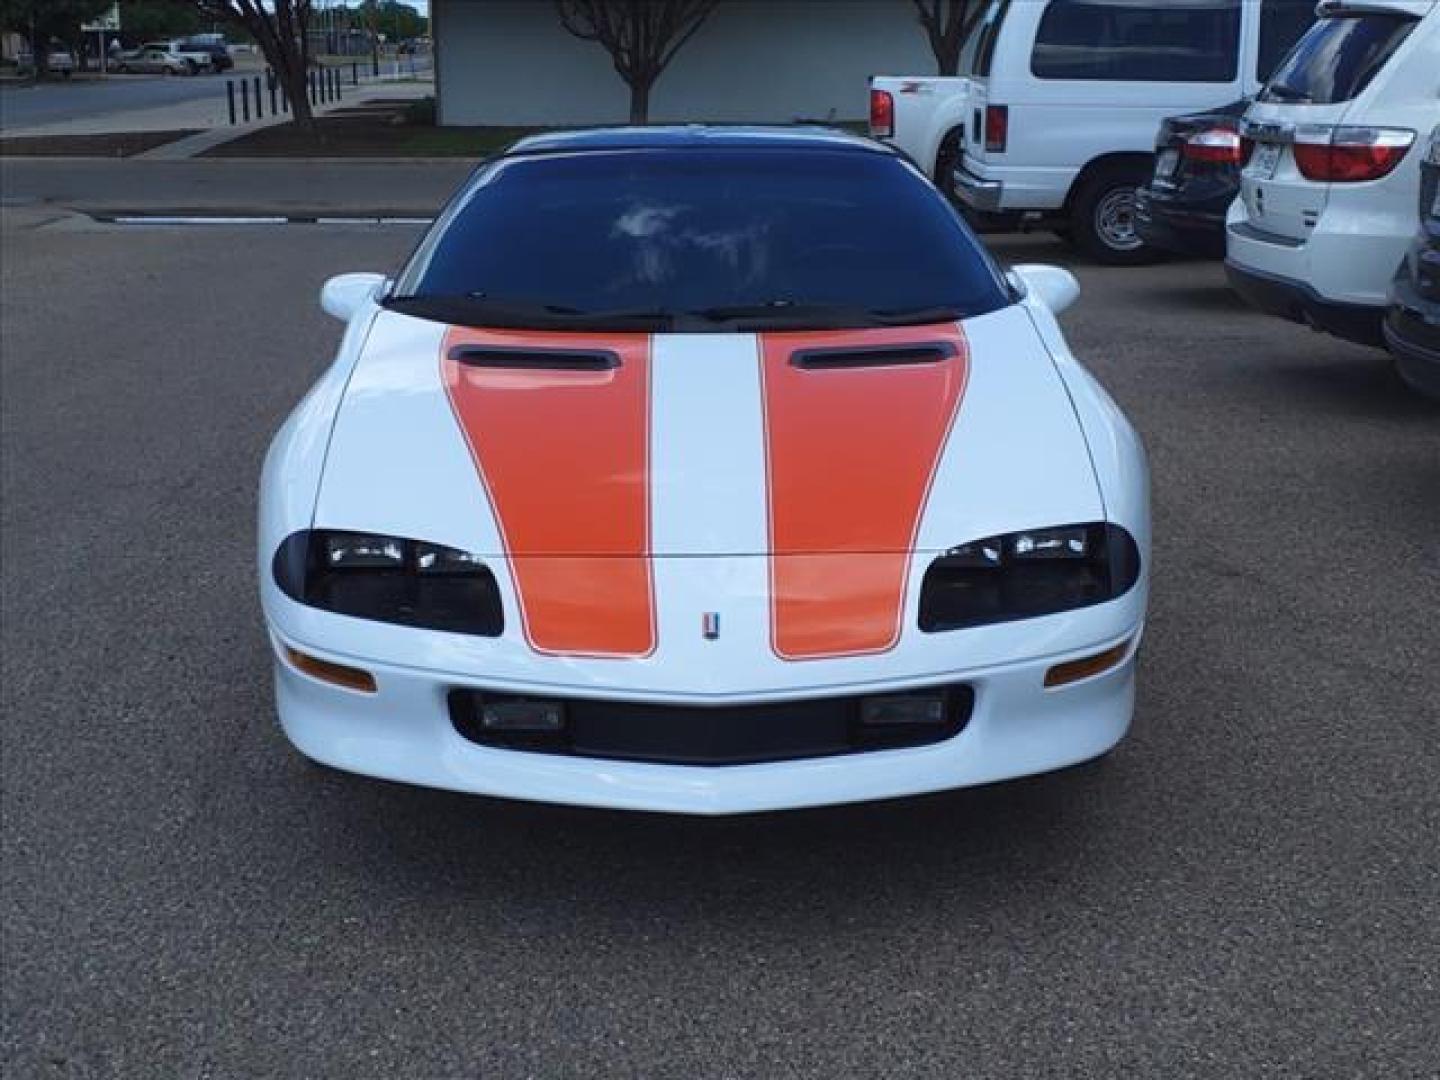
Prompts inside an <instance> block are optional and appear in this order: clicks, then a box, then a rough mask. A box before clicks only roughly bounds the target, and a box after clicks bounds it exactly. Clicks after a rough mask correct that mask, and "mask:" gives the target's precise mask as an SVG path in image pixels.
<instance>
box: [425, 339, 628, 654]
mask: <svg viewBox="0 0 1440 1080" xmlns="http://www.w3.org/2000/svg"><path fill="white" fill-rule="evenodd" d="M457 345H478V346H485V347H490V348H512V349H524V350H546V349H550V350H561V349H582V350H586V351H591V350H608V351H609V352H611V353H614V354H615V355H616V357H618V358H619V365H618V366H617V367H614V368H611V369H609V370H600V371H592V370H547V369H533V368H531V369H514V368H501V367H482V366H472V365H470V364H465V363H461V362H458V361H456V360H454V359H452V358H451V355H450V354H451V350H452V349H453V348H454V347H455V346H457ZM440 363H441V376H442V380H443V382H444V385H445V390H446V393H447V395H448V396H449V399H450V405H451V408H452V409H453V410H454V413H455V418H456V420H457V421H458V422H459V424H460V427H461V429H462V430H463V431H464V433H465V437H466V441H467V442H468V443H469V446H470V453H471V456H472V457H473V458H474V461H475V466H476V469H477V470H478V471H479V473H480V479H481V482H482V483H483V484H484V487H485V491H486V495H487V497H488V498H489V500H490V505H491V508H492V510H493V511H494V514H495V518H496V521H497V522H498V524H499V527H500V535H501V539H502V541H503V543H504V545H505V554H506V559H507V561H508V562H509V564H510V570H511V574H512V576H513V578H514V582H515V592H516V596H517V600H518V602H519V606H520V620H521V624H522V626H523V628H524V632H525V638H526V641H528V642H529V644H530V646H531V648H533V649H535V650H537V651H539V652H545V653H555V654H563V655H572V656H616V657H620V656H646V655H648V654H650V653H651V652H653V651H654V649H655V623H656V618H655V589H654V583H653V581H652V578H651V567H650V559H649V555H650V338H649V336H648V335H645V334H608V335H607V334H589V333H587V334H571V333H550V332H535V331H523V330H478V329H470V328H464V327H452V328H451V329H450V331H449V332H448V333H447V334H446V336H445V342H444V345H443V347H442V351H441V360H440Z"/></svg>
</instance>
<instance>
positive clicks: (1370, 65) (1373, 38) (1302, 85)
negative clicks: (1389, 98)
mask: <svg viewBox="0 0 1440 1080" xmlns="http://www.w3.org/2000/svg"><path fill="white" fill-rule="evenodd" d="M1413 29H1415V19H1414V17H1413V16H1409V15H1346V16H1338V17H1335V18H1329V19H1322V20H1320V21H1319V22H1318V23H1316V24H1315V25H1314V26H1313V27H1311V28H1310V30H1309V32H1308V33H1306V35H1305V36H1304V37H1302V38H1301V39H1300V40H1299V42H1297V43H1296V45H1295V48H1294V50H1293V51H1292V52H1291V53H1290V55H1289V56H1287V57H1286V58H1285V61H1284V63H1282V64H1281V65H1280V68H1279V70H1277V71H1276V72H1275V76H1274V78H1272V79H1271V80H1270V82H1269V84H1268V85H1266V87H1265V89H1264V90H1263V91H1262V92H1261V94H1260V100H1261V101H1274V102H1281V103H1283V102H1298V103H1303V104H1310V105H1330V104H1334V103H1336V102H1341V101H1349V100H1350V99H1351V98H1353V97H1355V96H1356V95H1357V94H1359V93H1360V92H1361V91H1362V90H1364V89H1365V87H1367V86H1369V85H1370V80H1371V79H1373V78H1374V77H1375V73H1376V72H1378V71H1379V70H1380V69H1381V68H1382V67H1384V66H1385V61H1386V60H1388V59H1390V54H1391V53H1393V52H1394V51H1395V50H1396V49H1397V48H1399V47H1400V43H1401V42H1402V41H1404V40H1405V39H1406V38H1407V37H1408V36H1409V35H1410V31H1411V30H1413Z"/></svg>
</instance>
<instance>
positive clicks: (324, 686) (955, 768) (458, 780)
mask: <svg viewBox="0 0 1440 1080" xmlns="http://www.w3.org/2000/svg"><path fill="white" fill-rule="evenodd" d="M1140 633H1141V626H1140V625H1139V624H1137V625H1135V626H1134V627H1133V628H1132V629H1131V630H1130V631H1129V632H1127V633H1126V634H1124V635H1123V636H1121V637H1119V638H1118V639H1112V640H1109V641H1101V642H1097V643H1095V644H1094V645H1092V646H1089V647H1086V648H1084V649H1076V650H1071V651H1068V652H1066V653H1061V654H1057V655H1051V656H1042V657H1033V658H1028V659H1025V660H1023V661H1017V662H1014V663H1007V664H1000V665H992V666H989V667H983V668H973V669H968V670H961V671H954V672H949V673H944V674H941V675H937V676H932V677H931V678H929V679H928V680H920V681H918V685H932V684H948V683H956V682H964V683H966V684H968V685H969V686H971V687H972V688H973V690H974V694H975V698H974V707H973V710H972V711H971V713H970V717H969V721H968V723H967V724H966V726H965V727H964V729H963V730H962V731H961V732H960V733H959V734H958V735H955V736H954V737H952V738H949V739H946V740H945V741H943V742H938V743H934V744H931V745H927V746H920V747H914V748H909V749H901V750H870V751H863V752H858V753H852V754H844V755H839V756H833V757H823V758H807V759H800V760H792V761H777V762H767V763H764V764H753V765H729V766H687V765H670V764H652V763H638V762H632V761H612V760H607V759H601V758H585V757H569V756H559V755H554V754H547V753H537V752H530V751H521V750H504V749H496V748H491V747H484V746H480V745H477V744H476V743H474V742H471V741H470V740H468V739H466V738H465V737H463V736H462V735H461V734H460V733H459V731H457V729H456V727H455V725H454V723H453V722H452V718H451V714H450V711H449V708H448V704H447V700H448V696H449V693H450V691H451V690H452V689H455V688H457V687H461V688H463V687H467V686H473V687H479V684H478V683H476V682H475V681H474V680H471V679H464V678H456V677H452V676H450V675H447V674H445V673H442V672H434V671H426V670H417V669H414V668H407V667H403V666H398V665H392V664H377V663H371V662H366V661H363V660H359V659H357V658H353V657H348V656H344V655H334V654H330V653H327V652H326V651H324V650H319V649H315V648H312V647H310V646H308V645H306V644H304V643H301V642H296V641H290V640H287V639H285V638H283V637H281V636H280V635H279V634H277V633H275V632H274V630H273V629H272V642H273V643H274V646H275V651H276V657H275V686H276V700H277V706H278V710H279V714H280V721H281V724H282V726H283V728H284V730H285V734H286V735H287V736H288V738H289V739H290V741H291V742H292V743H293V744H294V745H295V747H296V748H297V749H299V750H300V751H301V752H302V753H304V754H305V755H307V756H308V757H311V758H313V759H315V760H316V761H320V762H323V763H324V764H327V765H331V766H334V767H336V768H339V769H344V770H348V771H351V772H356V773H362V774H364V775H367V776H374V777H379V778H383V779H388V780H396V781H401V782H404V783H410V784H417V785H421V786H425V787H434V788H444V789H448V790H452V791H460V792H468V793H473V794H482V795H493V796H499V797H504V798H514V799H528V800H536V801H542V802H553V803H566V804H572V805H580V806H596V807H611V808H620V809H629V810H650V811H661V812H668V813H686V814H736V813H750V812H755V811H763V810H779V809H790V808H797V807H806V806H821V805H829V804H835V803H850V802H863V801H867V800H873V799H886V798H893V797H898V796H906V795H918V794H922V793H925V792H933V791H940V790H945V789H949V788H959V787H967V786H971V785H975V784H985V783H991V782H994V781H998V780H1006V779H1011V778H1014V777H1018V776H1025V775H1029V774H1033V773H1040V772H1046V771H1050V770H1053V769H1058V768H1063V767H1065V766H1067V765H1072V764H1075V763H1078V762H1081V761H1086V760H1089V759H1090V758H1094V757H1097V756H1099V755H1101V754H1103V753H1105V752H1106V751H1107V750H1109V749H1110V748H1111V747H1113V746H1114V745H1115V744H1116V743H1117V742H1119V741H1120V739H1121V738H1122V737H1123V736H1124V734H1125V732H1126V730H1127V729H1128V727H1129V724H1130V717H1131V712H1132V710H1133V706H1134V694H1135V651H1136V648H1137V647H1138V644H1139V639H1140ZM1120 642H1125V643H1128V651H1127V653H1126V655H1125V658H1124V659H1123V660H1122V661H1121V662H1120V663H1119V664H1118V665H1117V666H1115V667H1112V668H1110V669H1109V670H1107V671H1105V672H1103V673H1101V674H1098V675H1095V676H1092V677H1090V678H1088V679H1084V680H1081V681H1079V682H1075V683H1072V684H1069V685H1066V686H1062V687H1057V688H1053V689H1047V688H1046V687H1045V685H1044V679H1045V673H1046V672H1047V671H1048V670H1049V669H1050V668H1051V667H1052V666H1054V665H1055V664H1057V663H1063V662H1065V661H1066V660H1072V659H1077V658H1080V657H1083V656H1087V655H1092V654H1094V653H1096V652H1099V651H1102V650H1104V649H1105V648H1107V647H1110V646H1113V645H1116V644H1118V643H1120ZM285 646H290V647H293V648H296V649H299V650H300V651H303V652H306V653H309V654H311V655H315V656H319V657H320V658H322V659H328V660H331V661H334V662H337V663H344V664H351V665H359V666H363V667H364V668H365V669H366V670H368V671H370V672H372V673H373V674H374V676H375V680H376V686H377V689H376V691H375V692H374V693H364V692H360V691H353V690H346V689H343V688H340V687H337V686H334V685H331V684H329V683H325V682H321V681H319V680H317V679H315V678H312V677H311V676H310V675H307V674H305V673H302V672H300V671H299V670H297V669H296V668H295V667H293V666H292V665H291V664H290V662H289V661H288V660H287V659H285V658H284V657H283V652H282V650H283V648H284V647H285ZM867 689H868V688H866V687H859V686H835V687H832V688H828V692H829V693H855V692H865V691H866V690H867ZM554 690H555V688H554V687H548V686H547V687H544V688H543V689H542V688H537V692H543V693H554ZM617 696H618V695H617ZM796 696H797V695H794V694H791V695H785V696H784V699H791V700H793V699H794V698H795V697H796ZM810 696H819V695H818V694H812V695H810ZM780 699H782V698H780V697H779V696H777V700H780ZM694 703H695V704H703V702H698V701H697V702H694Z"/></svg>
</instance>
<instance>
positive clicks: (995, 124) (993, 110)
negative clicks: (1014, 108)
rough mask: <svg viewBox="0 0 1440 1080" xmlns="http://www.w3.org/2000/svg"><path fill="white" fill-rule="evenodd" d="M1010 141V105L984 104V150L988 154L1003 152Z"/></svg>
mask: <svg viewBox="0 0 1440 1080" xmlns="http://www.w3.org/2000/svg"><path fill="white" fill-rule="evenodd" d="M1009 141H1010V106H1008V105H986V106H985V152H986V153H988V154H1003V153H1005V145H1006V143H1008V142H1009Z"/></svg>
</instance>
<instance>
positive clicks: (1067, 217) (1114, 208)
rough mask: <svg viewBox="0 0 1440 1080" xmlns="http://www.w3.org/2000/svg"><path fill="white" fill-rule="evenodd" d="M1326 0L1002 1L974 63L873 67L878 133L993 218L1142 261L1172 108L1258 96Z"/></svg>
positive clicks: (971, 55)
mask: <svg viewBox="0 0 1440 1080" xmlns="http://www.w3.org/2000/svg"><path fill="white" fill-rule="evenodd" d="M1331 2H1332V3H1333V2H1334V0H1331ZM1314 9H1315V2H1314V0H1259V2H1258V3H1257V2H1254V0H1186V2H1185V3H1183V4H1179V3H1175V2H1173V0H1170V2H1165V0H1154V2H1149V3H1147V2H1145V0H1127V2H1126V3H1123V4H1120V3H1116V2H1115V0H991V3H990V6H989V7H988V8H987V9H986V10H985V12H984V14H983V15H982V16H981V17H980V21H979V22H978V23H977V25H976V30H975V31H974V32H973V33H972V34H971V36H970V38H969V40H968V41H967V44H966V47H965V49H964V51H963V53H962V55H961V66H960V70H961V74H960V75H958V76H953V77H932V78H927V77H923V76H922V77H912V76H876V77H875V78H873V79H872V80H871V82H870V128H871V134H872V135H874V136H875V137H876V138H879V139H883V140H886V141H888V142H891V143H893V144H894V145H896V146H897V147H899V148H900V149H901V150H904V151H905V152H906V153H907V154H909V155H910V157H911V158H912V159H913V160H914V161H915V162H916V163H917V164H918V165H919V166H920V167H921V168H922V169H924V170H925V172H926V173H927V174H928V175H929V176H931V177H932V178H933V179H934V180H935V182H936V184H937V185H938V186H939V187H940V188H941V190H943V191H947V192H949V193H951V194H952V195H953V196H954V197H955V198H957V199H958V200H959V201H960V203H961V204H962V206H963V207H964V208H965V209H966V211H967V212H968V213H969V214H970V215H971V216H972V217H973V218H974V219H976V220H977V221H978V222H979V223H981V224H993V225H1018V224H1022V223H1024V222H1030V223H1035V224H1041V225H1043V226H1046V227H1049V228H1053V229H1054V230H1055V231H1056V232H1058V233H1060V235H1062V236H1064V237H1066V238H1067V239H1069V240H1070V241H1072V242H1073V243H1074V244H1075V245H1076V246H1077V247H1079V248H1080V249H1082V250H1083V251H1085V252H1087V253H1088V254H1090V255H1091V256H1093V257H1094V258H1096V259H1097V260H1099V261H1101V262H1107V263H1135V262H1140V261H1143V260H1144V259H1146V258H1148V257H1149V255H1150V254H1151V253H1150V251H1149V249H1147V248H1146V247H1145V246H1144V244H1143V242H1142V241H1141V239H1140V237H1139V235H1138V234H1137V233H1136V230H1135V222H1134V202H1135V190H1136V189H1137V188H1138V187H1140V186H1142V185H1143V184H1144V183H1145V182H1146V181H1147V180H1148V179H1149V177H1150V174H1151V172H1152V171H1153V168H1154V147H1155V133H1156V131H1157V130H1158V129H1159V126H1160V121H1162V120H1164V119H1165V118H1166V117H1167V116H1174V115H1177V114H1181V113H1190V112H1197V111H1200V110H1203V109H1209V108H1215V107H1218V106H1222V105H1225V104H1227V103H1231V102H1234V101H1237V100H1238V99H1240V98H1245V97H1251V96H1253V95H1254V94H1255V93H1256V91H1257V90H1258V89H1259V88H1260V86H1262V85H1263V84H1264V82H1265V79H1266V78H1267V77H1268V76H1269V73H1270V72H1271V70H1273V69H1274V67H1275V66H1276V65H1277V64H1278V63H1279V61H1280V60H1281V59H1282V58H1283V57H1284V56H1285V54H1286V53H1287V52H1289V50H1290V47H1291V46H1292V45H1293V44H1294V42H1295V41H1296V40H1297V39H1298V38H1299V37H1300V34H1301V33H1303V32H1304V30H1305V28H1306V27H1308V26H1309V25H1310V23H1311V21H1312V20H1313V17H1314V15H1313V13H1314Z"/></svg>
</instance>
